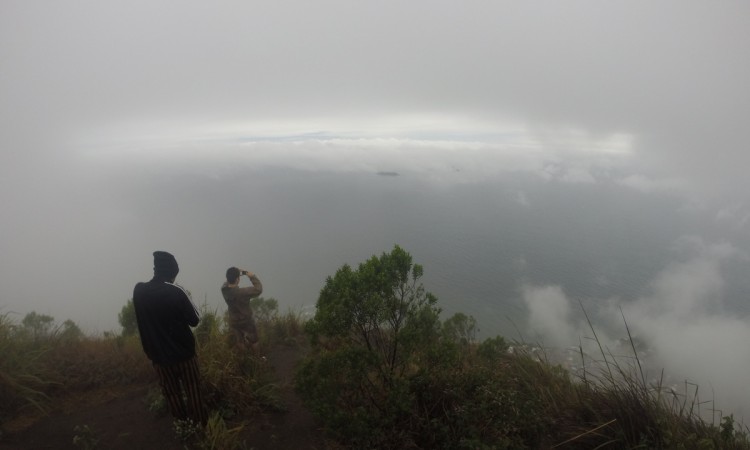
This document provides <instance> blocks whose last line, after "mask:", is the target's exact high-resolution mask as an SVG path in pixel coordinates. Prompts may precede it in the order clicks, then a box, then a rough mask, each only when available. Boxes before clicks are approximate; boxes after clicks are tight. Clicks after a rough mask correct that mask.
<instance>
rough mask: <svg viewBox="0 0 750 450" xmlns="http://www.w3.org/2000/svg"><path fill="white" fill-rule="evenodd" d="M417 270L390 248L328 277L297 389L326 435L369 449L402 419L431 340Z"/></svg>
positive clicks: (432, 322) (433, 311) (431, 302)
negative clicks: (412, 380)
mask: <svg viewBox="0 0 750 450" xmlns="http://www.w3.org/2000/svg"><path fill="white" fill-rule="evenodd" d="M422 273H423V270H422V266H420V265H418V264H413V263H412V258H411V255H409V253H407V252H406V251H404V250H403V249H401V247H399V246H395V247H394V249H393V250H392V251H391V252H390V253H383V254H382V255H381V256H380V257H372V258H370V259H369V260H368V261H367V262H365V263H363V264H360V265H359V267H358V268H357V269H356V270H353V269H352V268H351V267H350V266H349V265H344V266H343V267H341V268H340V269H339V270H338V271H337V272H336V274H335V275H334V276H333V277H328V279H327V280H326V283H325V286H324V287H323V289H322V290H321V292H320V297H319V299H318V302H317V305H316V313H315V316H314V317H313V319H312V320H311V321H310V322H308V324H307V327H306V330H307V332H308V333H309V335H310V336H311V342H312V343H313V348H314V350H315V352H314V355H313V357H312V358H310V359H308V360H307V361H306V362H305V363H304V364H303V366H302V368H301V370H300V371H299V373H298V377H297V386H298V389H299V391H300V393H301V395H302V396H303V398H304V399H305V400H306V401H307V403H308V404H309V405H310V406H311V408H312V409H313V410H314V411H315V412H316V413H317V414H318V415H319V416H320V417H321V418H322V419H323V420H324V421H325V422H326V423H328V424H329V425H330V426H331V428H332V429H336V430H342V431H343V432H344V433H345V434H347V435H348V436H357V439H359V441H358V442H355V444H357V445H361V446H364V447H369V446H373V445H375V446H377V445H378V444H377V443H376V441H377V440H378V439H380V437H381V436H384V435H383V433H382V430H389V434H388V438H389V439H393V438H394V435H393V434H394V433H393V430H395V429H397V428H398V427H399V422H400V421H401V419H403V418H404V417H405V416H406V415H408V414H409V409H410V408H411V400H410V394H409V380H408V377H409V376H410V375H413V374H415V373H416V372H418V371H419V370H421V369H422V368H423V366H424V365H425V364H427V361H428V360H429V358H428V357H427V356H426V353H428V352H429V349H430V347H431V346H430V343H432V342H436V341H437V340H438V339H439V330H440V321H439V318H438V317H439V312H440V311H439V309H438V308H437V307H436V306H435V304H436V303H437V298H435V297H434V296H433V295H432V294H430V293H428V292H426V291H425V290H424V288H423V286H422V284H421V283H419V279H420V278H421V277H422Z"/></svg>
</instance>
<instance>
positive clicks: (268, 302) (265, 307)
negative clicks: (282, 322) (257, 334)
mask: <svg viewBox="0 0 750 450" xmlns="http://www.w3.org/2000/svg"><path fill="white" fill-rule="evenodd" d="M250 308H251V309H252V310H253V316H254V317H255V321H256V322H258V323H268V322H270V321H271V320H273V319H275V318H276V317H277V315H278V313H279V302H278V300H276V299H275V298H273V297H271V298H268V299H264V298H263V297H255V298H252V299H250Z"/></svg>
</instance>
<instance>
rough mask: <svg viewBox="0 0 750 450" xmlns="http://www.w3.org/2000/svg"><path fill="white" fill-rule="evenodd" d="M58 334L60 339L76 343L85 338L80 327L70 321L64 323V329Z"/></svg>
mask: <svg viewBox="0 0 750 450" xmlns="http://www.w3.org/2000/svg"><path fill="white" fill-rule="evenodd" d="M58 333H59V335H60V339H63V340H66V341H76V340H79V339H82V338H83V331H81V329H80V328H79V327H78V325H77V324H76V323H75V322H73V321H72V320H70V319H68V320H66V321H65V322H63V323H62V327H61V328H60V331H59V332H58Z"/></svg>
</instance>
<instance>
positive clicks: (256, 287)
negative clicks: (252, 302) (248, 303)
mask: <svg viewBox="0 0 750 450" xmlns="http://www.w3.org/2000/svg"><path fill="white" fill-rule="evenodd" d="M242 273H243V274H245V275H247V277H248V278H249V279H250V283H252V284H253V285H252V286H248V287H244V288H240V292H241V293H242V294H244V295H249V296H250V297H257V296H259V295H260V294H262V293H263V284H262V283H261V282H260V280H259V279H258V277H257V276H256V275H255V274H254V273H252V272H249V271H247V270H243V271H242Z"/></svg>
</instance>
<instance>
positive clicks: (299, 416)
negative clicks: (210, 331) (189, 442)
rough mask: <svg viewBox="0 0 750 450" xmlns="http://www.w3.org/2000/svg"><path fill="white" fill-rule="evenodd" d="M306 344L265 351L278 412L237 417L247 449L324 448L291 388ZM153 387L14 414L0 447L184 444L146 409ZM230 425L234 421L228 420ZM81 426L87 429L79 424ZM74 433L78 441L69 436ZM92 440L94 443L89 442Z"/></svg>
mask: <svg viewBox="0 0 750 450" xmlns="http://www.w3.org/2000/svg"><path fill="white" fill-rule="evenodd" d="M305 351H306V348H304V347H300V346H295V347H287V346H278V347H275V348H273V349H272V350H271V351H269V354H268V364H269V365H270V366H271V367H272V369H273V370H274V372H275V374H276V378H277V380H278V381H277V383H278V387H279V392H280V394H281V401H282V404H283V408H284V410H283V411H279V412H266V413H262V414H259V415H256V416H253V417H240V418H238V419H237V422H240V421H241V422H244V423H245V426H244V428H243V430H242V432H241V439H240V440H241V441H244V443H245V445H246V447H247V448H248V449H255V450H263V449H310V450H313V449H315V450H321V449H326V448H329V446H327V445H326V442H325V439H324V436H323V433H322V431H321V429H320V428H319V427H318V426H317V424H316V422H315V420H314V418H313V416H312V415H311V414H310V412H309V411H308V410H307V409H306V408H305V407H304V405H303V404H302V402H301V400H300V398H299V397H298V396H297V395H296V393H295V392H294V388H293V376H294V370H295V368H296V366H297V364H298V363H299V362H300V360H301V359H302V357H303V356H304V354H305ZM154 386H155V384H154V385H153V386H145V385H137V386H131V387H128V388H127V389H124V390H122V391H120V392H113V391H97V392H90V393H88V394H87V395H86V396H85V397H88V398H94V399H96V400H87V399H86V398H83V397H79V398H76V399H70V400H66V401H62V402H60V403H59V404H57V405H53V406H54V408H55V409H54V411H52V412H51V413H50V414H48V415H47V416H44V417H42V418H38V419H37V420H35V421H33V423H30V424H29V423H28V422H29V418H26V419H23V418H19V419H18V420H16V421H13V422H12V423H11V424H6V425H5V428H6V434H5V435H3V436H1V437H0V448H1V449H9V450H11V449H13V450H15V449H19V450H20V449H32V448H33V449H40V450H41V449H61V450H65V449H81V448H102V449H112V450H120V449H123V450H125V449H128V450H131V449H160V450H172V449H175V450H178V449H184V448H186V446H185V444H184V443H183V442H180V441H179V440H178V439H177V438H176V435H175V432H174V429H173V423H172V418H171V417H170V416H169V415H162V416H157V415H156V414H155V413H153V412H150V411H149V410H148V405H147V402H146V398H147V394H148V391H149V389H152V388H153V387H154ZM228 425H229V426H230V427H231V426H236V424H228ZM83 427H87V428H83ZM76 436H77V437H78V439H79V440H83V441H82V442H79V444H78V445H76V444H75V443H74V439H75V438H76ZM94 440H96V443H97V445H96V447H91V446H88V447H87V445H86V444H92V443H94Z"/></svg>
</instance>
